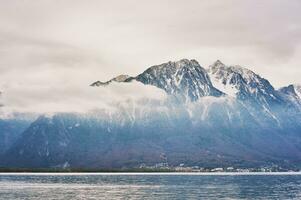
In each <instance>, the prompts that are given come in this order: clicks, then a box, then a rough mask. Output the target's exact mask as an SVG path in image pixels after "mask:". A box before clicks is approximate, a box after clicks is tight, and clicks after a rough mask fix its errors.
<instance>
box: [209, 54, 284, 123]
mask: <svg viewBox="0 0 301 200" xmlns="http://www.w3.org/2000/svg"><path fill="white" fill-rule="evenodd" d="M207 71H208V73H209V76H210V78H211V80H212V83H213V85H214V86H215V87H217V88H218V89H220V90H221V91H223V92H225V93H227V94H228V95H230V96H233V97H235V98H236V99H237V100H239V101H240V102H241V103H242V104H244V105H245V106H246V107H247V108H248V109H249V111H250V112H251V113H252V114H253V115H254V116H258V117H259V118H258V120H259V121H262V122H263V123H266V124H271V123H272V124H273V125H280V118H281V116H279V113H278V111H279V108H282V107H286V106H287V103H288V102H287V101H285V99H284V98H283V97H282V95H281V94H280V93H279V92H278V91H276V90H275V89H274V87H273V86H272V85H271V84H270V82H269V81H268V80H266V79H264V78H262V77H261V76H259V75H257V74H255V73H254V72H253V71H251V70H249V69H246V68H243V67H241V66H238V65H236V66H226V65H225V64H223V63H222V62H221V61H219V60H218V61H216V62H215V63H214V64H213V65H211V66H209V69H208V70H207ZM275 123H276V124H275Z"/></svg>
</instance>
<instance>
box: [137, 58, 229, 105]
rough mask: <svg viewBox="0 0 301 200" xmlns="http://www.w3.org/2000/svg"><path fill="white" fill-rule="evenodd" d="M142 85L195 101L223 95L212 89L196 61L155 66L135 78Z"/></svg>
mask: <svg viewBox="0 0 301 200" xmlns="http://www.w3.org/2000/svg"><path fill="white" fill-rule="evenodd" d="M135 79H136V80H137V81H140V82H142V83H144V84H149V85H154V86H156V87H158V88H161V89H164V90H165V91H166V92H167V93H168V94H173V95H180V96H182V97H184V98H185V99H190V100H192V101H195V100H197V99H199V98H201V97H204V96H215V97H219V96H222V95H223V93H222V92H221V91H219V90H218V89H216V88H215V87H213V85H212V83H211V81H210V78H209V76H208V74H207V72H206V70H205V69H204V68H202V67H201V66H200V65H199V63H198V62H197V61H196V60H188V59H183V60H180V61H178V62H168V63H164V64H161V65H155V66H152V67H150V68H148V69H147V70H145V71H144V72H143V73H142V74H139V75H138V76H137V77H136V78H135Z"/></svg>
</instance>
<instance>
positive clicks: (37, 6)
mask: <svg viewBox="0 0 301 200" xmlns="http://www.w3.org/2000/svg"><path fill="white" fill-rule="evenodd" d="M300 10H301V1H300V0H289V1H285V0H223V1H221V0H208V1H205V0H203V1H201V0H185V1H184V0H170V1H169V0H151V1H150V0H107V1H103V0H97V1H96V0H95V1H94V0H89V1H84V0H81V1H77V0H39V1H35V0H0V91H1V90H4V91H5V90H6V89H7V90H9V88H10V87H11V88H13V90H12V91H25V92H23V93H26V94H27V96H33V95H32V94H29V93H28V92H29V91H31V89H30V88H31V87H33V88H35V90H37V91H41V90H42V91H43V92H42V93H41V94H42V95H45V91H48V90H49V92H48V93H47V92H46V94H47V95H51V94H52V93H53V92H52V91H61V93H59V94H57V93H54V94H52V95H62V93H65V92H64V91H67V90H69V89H70V88H74V87H77V86H79V87H82V86H87V85H89V84H90V83H92V82H93V81H95V80H103V81H104V80H107V79H109V78H111V77H113V76H116V75H119V74H129V75H132V76H135V75H137V74H139V73H141V72H142V71H144V70H145V69H146V68H147V67H149V66H152V65H156V64H160V63H163V62H167V61H170V60H171V61H175V60H179V59H182V58H188V59H196V60H198V61H199V63H200V64H201V66H203V67H205V68H206V67H208V66H209V65H210V64H212V63H213V62H214V61H215V60H217V59H220V60H221V61H222V62H224V63H225V64H228V65H232V64H233V65H234V64H239V65H242V66H245V67H248V68H249V69H251V70H253V71H255V72H256V73H259V74H260V75H261V76H263V77H265V78H267V79H268V80H270V82H271V83H272V84H273V85H274V86H275V87H276V88H277V87H280V86H284V85H288V84H290V83H300V82H301V81H300V76H301V23H300V21H301V12H300ZM23 87H25V88H26V90H25V89H24V90H23V89H22V88H23ZM37 88H39V90H38V89H37ZM49 88H52V89H53V88H55V89H54V90H51V89H49ZM58 88H61V89H60V90H58ZM62 88H63V89H62ZM35 90H33V91H35ZM72 91H75V94H73V95H80V94H79V93H76V92H77V91H76V90H72ZM37 94H38V92H37ZM67 94H69V93H67ZM15 95H18V93H15ZM37 96H38V95H37ZM19 98H20V97H19ZM37 99H39V98H37ZM41 99H42V100H43V99H44V98H41Z"/></svg>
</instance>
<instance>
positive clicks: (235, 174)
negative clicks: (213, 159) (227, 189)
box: [0, 172, 301, 176]
mask: <svg viewBox="0 0 301 200" xmlns="http://www.w3.org/2000/svg"><path fill="white" fill-rule="evenodd" d="M7 175H9V176H10V175H11V176H14V175H25V176H31V175H37V176H39V175H41V176H51V175H62V176H81V175H84V176H85V175H107V176H111V175H117V176H118V175H153V176H156V175H175V176H176V175H202V176H248V175H250V176H253V175H301V172H0V176H7Z"/></svg>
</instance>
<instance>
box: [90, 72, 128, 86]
mask: <svg viewBox="0 0 301 200" xmlns="http://www.w3.org/2000/svg"><path fill="white" fill-rule="evenodd" d="M130 78H132V77H131V76H129V75H124V74H121V75H119V76H116V77H114V78H112V79H110V80H109V81H106V82H102V81H96V82H94V83H92V84H91V85H90V86H97V87H99V86H106V85H109V84H110V83H111V82H125V81H126V80H127V79H130Z"/></svg>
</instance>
